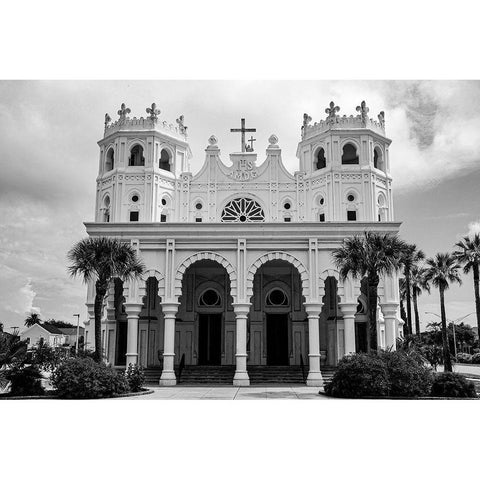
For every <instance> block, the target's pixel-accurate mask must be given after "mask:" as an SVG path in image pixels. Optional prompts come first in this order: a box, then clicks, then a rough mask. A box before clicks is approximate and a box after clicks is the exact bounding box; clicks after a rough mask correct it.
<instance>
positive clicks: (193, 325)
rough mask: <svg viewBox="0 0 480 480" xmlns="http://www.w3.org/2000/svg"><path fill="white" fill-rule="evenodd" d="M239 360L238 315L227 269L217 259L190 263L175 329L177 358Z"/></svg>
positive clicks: (205, 363)
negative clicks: (236, 324)
mask: <svg viewBox="0 0 480 480" xmlns="http://www.w3.org/2000/svg"><path fill="white" fill-rule="evenodd" d="M182 357H183V359H184V360H183V363H184V364H185V365H186V366H188V365H202V366H214V365H217V366H218V365H234V364H235V316H234V312H233V308H232V300H231V297H230V280H229V276H228V273H227V271H226V269H225V268H224V267H223V266H222V265H220V264H219V263H217V262H215V261H213V260H199V261H197V262H195V263H194V264H192V265H190V267H188V268H187V270H186V271H185V274H184V275H183V279H182V295H181V297H180V306H179V310H178V314H177V322H176V331H175V361H176V363H177V364H179V363H180V362H181V361H182Z"/></svg>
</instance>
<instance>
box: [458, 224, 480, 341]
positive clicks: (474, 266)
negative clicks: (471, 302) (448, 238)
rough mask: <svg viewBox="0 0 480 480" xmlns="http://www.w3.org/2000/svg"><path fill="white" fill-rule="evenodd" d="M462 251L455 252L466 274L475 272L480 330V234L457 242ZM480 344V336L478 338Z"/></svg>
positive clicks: (476, 306) (475, 290) (479, 326)
mask: <svg viewBox="0 0 480 480" xmlns="http://www.w3.org/2000/svg"><path fill="white" fill-rule="evenodd" d="M455 246H456V247H458V248H460V249H461V250H460V251H455V252H453V254H454V255H455V258H456V259H457V262H458V263H460V264H461V265H463V272H464V273H465V274H468V273H470V270H471V271H472V272H473V290H474V294H475V311H476V313H477V326H478V329H479V330H478V331H479V332H480V293H479V272H478V270H479V268H478V266H479V264H480V234H478V233H476V234H475V235H474V236H473V238H470V237H463V239H462V240H460V241H459V242H457V243H456V244H455ZM478 342H479V346H480V337H479V339H478Z"/></svg>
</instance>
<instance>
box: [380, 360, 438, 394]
mask: <svg viewBox="0 0 480 480" xmlns="http://www.w3.org/2000/svg"><path fill="white" fill-rule="evenodd" d="M379 356H380V358H381V359H382V360H383V362H385V367H386V369H387V375H388V381H389V389H388V395H389V396H391V397H424V396H427V395H429V393H430V389H431V386H432V381H433V378H432V372H431V370H430V369H429V368H428V367H426V366H425V363H424V360H423V358H422V357H421V356H420V355H419V354H418V353H415V352H412V353H410V354H407V353H405V352H402V351H398V352H382V353H381V354H380V355H379Z"/></svg>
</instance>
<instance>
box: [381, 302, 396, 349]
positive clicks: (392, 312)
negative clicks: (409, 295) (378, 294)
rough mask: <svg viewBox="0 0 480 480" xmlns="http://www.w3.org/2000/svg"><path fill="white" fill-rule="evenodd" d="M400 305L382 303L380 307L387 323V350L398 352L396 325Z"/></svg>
mask: <svg viewBox="0 0 480 480" xmlns="http://www.w3.org/2000/svg"><path fill="white" fill-rule="evenodd" d="M398 305H399V304H398V303H393V302H392V303H382V304H380V307H381V309H382V313H383V319H384V321H385V349H388V348H391V349H392V350H396V340H397V334H396V332H395V325H396V323H397V310H398Z"/></svg>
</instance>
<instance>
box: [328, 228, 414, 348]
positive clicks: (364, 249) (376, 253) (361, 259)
mask: <svg viewBox="0 0 480 480" xmlns="http://www.w3.org/2000/svg"><path fill="white" fill-rule="evenodd" d="M406 248H407V244H406V243H405V242H404V241H403V240H401V239H400V238H399V237H398V236H397V235H393V234H390V233H387V234H381V233H376V232H365V234H364V235H355V236H353V237H350V238H346V239H344V241H343V244H342V246H341V247H339V248H336V249H335V250H334V251H333V252H332V256H333V261H334V263H335V265H336V266H337V268H338V269H339V271H340V276H341V277H342V278H343V279H345V278H346V277H347V276H348V274H351V275H352V276H353V277H354V278H363V277H365V276H366V277H367V285H368V310H369V322H368V328H369V339H370V342H369V343H370V350H377V346H378V341H377V303H378V283H379V280H380V275H389V274H391V273H393V272H394V271H396V270H398V269H399V268H400V267H401V266H402V258H403V252H404V250H405V249H406Z"/></svg>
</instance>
